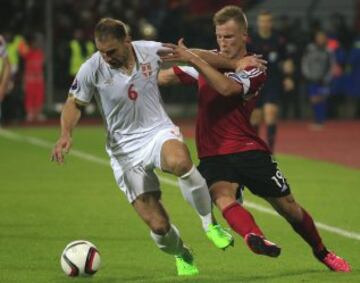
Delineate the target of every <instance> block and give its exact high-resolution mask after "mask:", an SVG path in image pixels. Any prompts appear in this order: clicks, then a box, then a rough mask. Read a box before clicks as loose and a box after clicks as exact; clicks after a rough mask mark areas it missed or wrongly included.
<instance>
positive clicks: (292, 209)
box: [279, 201, 303, 223]
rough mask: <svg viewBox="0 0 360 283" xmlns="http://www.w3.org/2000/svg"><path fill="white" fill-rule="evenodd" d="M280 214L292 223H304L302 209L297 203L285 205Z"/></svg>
mask: <svg viewBox="0 0 360 283" xmlns="http://www.w3.org/2000/svg"><path fill="white" fill-rule="evenodd" d="M279 213H280V214H281V215H282V216H283V217H285V218H286V220H287V221H289V222H291V223H294V222H295V223H296V222H301V221H302V217H303V215H302V210H301V207H300V206H299V205H298V204H297V203H296V202H295V201H293V202H290V203H286V204H285V205H283V206H282V207H281V211H279Z"/></svg>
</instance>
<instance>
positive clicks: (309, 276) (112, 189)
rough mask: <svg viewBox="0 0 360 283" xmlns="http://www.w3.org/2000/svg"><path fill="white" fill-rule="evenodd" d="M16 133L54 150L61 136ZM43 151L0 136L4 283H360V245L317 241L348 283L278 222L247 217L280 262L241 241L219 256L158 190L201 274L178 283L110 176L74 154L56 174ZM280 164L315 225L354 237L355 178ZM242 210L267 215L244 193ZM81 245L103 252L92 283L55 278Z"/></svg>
mask: <svg viewBox="0 0 360 283" xmlns="http://www.w3.org/2000/svg"><path fill="white" fill-rule="evenodd" d="M12 132H15V133H17V134H19V135H21V136H22V137H23V136H25V137H28V136H31V137H37V138H39V139H42V140H45V141H48V142H50V143H54V142H55V140H56V138H57V134H58V129H53V128H45V129H13V130H12ZM104 140H105V139H104V130H103V129H102V128H100V127H83V128H79V129H77V131H76V133H75V137H74V141H75V143H74V149H77V150H81V151H84V152H87V153H89V154H92V155H95V156H97V157H99V158H103V159H104V160H107V156H106V154H105V151H104ZM44 146H45V147H41V146H38V145H35V144H31V143H29V142H27V141H24V140H21V139H20V140H11V139H8V138H4V137H3V136H1V135H0V157H1V162H0V198H1V199H0V200H1V201H0V247H1V253H0V282H4V283H11V282H24V283H25V282H26V283H28V282H34V283H42V282H44V283H45V282H46V283H49V282H51V283H53V282H54V283H60V282H93V283H95V282H104V283H112V282H204V283H205V282H206V283H208V282H276V283H278V282H360V268H359V265H360V259H359V251H360V241H359V240H354V239H349V238H345V237H343V236H340V235H337V234H333V233H330V232H327V231H321V234H322V236H323V239H324V241H325V243H326V244H327V245H328V246H329V248H330V249H334V250H335V251H337V253H338V254H339V255H341V256H344V257H345V258H346V259H348V260H349V262H350V263H351V265H352V267H353V272H352V273H350V274H335V273H332V272H329V271H328V270H327V269H326V268H325V267H324V266H323V265H321V264H319V263H318V262H317V261H315V260H314V258H313V257H312V255H311V252H310V249H309V248H308V247H307V246H306V245H305V244H304V243H303V242H302V241H301V240H300V238H299V237H298V236H297V235H296V234H295V233H293V232H292V230H291V228H290V227H289V226H288V225H287V224H286V223H285V221H284V220H282V219H281V218H279V217H275V216H273V215H269V214H265V213H263V212H259V211H257V210H252V209H251V211H252V212H253V214H254V216H255V217H256V219H257V221H258V223H259V224H260V226H261V227H262V228H263V230H264V232H265V233H266V235H267V236H268V238H269V239H271V240H273V241H274V242H277V243H278V244H280V245H281V247H282V248H283V253H282V255H281V256H280V257H279V258H278V259H270V258H266V257H261V256H255V255H253V254H252V253H250V252H249V251H248V249H247V248H246V247H245V245H244V244H243V242H242V240H241V239H240V238H239V237H237V236H236V244H235V247H234V248H232V249H230V250H228V251H226V252H222V251H220V250H217V249H216V248H214V247H213V246H212V245H211V244H210V243H209V241H208V240H207V239H206V236H205V234H204V233H203V232H202V229H201V225H200V221H199V220H198V218H197V216H196V215H195V213H194V212H193V211H192V209H191V208H190V207H189V205H187V204H186V203H185V201H184V200H183V199H182V197H181V194H180V192H179V190H178V189H177V188H176V187H172V186H169V185H163V198H164V203H165V206H166V207H167V209H168V211H169V213H170V216H171V219H172V222H173V223H175V224H176V225H177V227H178V228H179V229H180V231H181V234H182V237H183V239H184V240H185V242H186V243H188V244H189V245H190V246H191V247H192V248H193V249H194V251H195V254H196V262H197V264H198V267H199V269H200V275H199V276H197V277H191V278H179V277H177V276H176V275H175V274H176V272H175V263H174V259H173V258H171V257H170V256H168V255H166V254H163V253H161V252H160V251H159V250H158V249H157V248H156V247H155V245H154V243H153V242H152V240H151V239H150V237H149V231H148V229H147V228H146V227H145V225H144V224H143V223H142V222H141V221H140V219H139V218H138V217H137V216H136V214H135V213H134V211H133V210H132V207H131V206H130V205H129V204H128V202H127V201H126V199H125V197H124V196H123V195H122V193H121V192H120V191H119V189H118V188H117V186H116V184H115V181H114V178H113V175H112V170H111V168H110V167H109V166H106V165H101V164H98V163H95V162H90V161H86V160H83V159H81V158H79V157H76V156H74V155H71V154H70V155H69V156H67V162H66V164H65V165H64V166H57V165H55V164H53V163H51V162H50V161H49V157H50V149H49V148H46V144H45V145H44ZM189 146H190V147H191V148H192V149H193V148H194V145H193V141H189ZM192 153H193V154H194V156H195V152H194V150H192ZM277 159H278V161H279V164H280V167H281V169H282V171H283V172H284V173H285V174H286V176H287V178H288V180H289V182H290V184H291V187H292V191H293V193H294V195H295V196H296V198H297V200H298V201H299V202H300V203H302V204H303V206H305V207H306V208H307V210H308V211H310V212H311V214H312V215H313V216H314V218H315V219H316V220H317V221H319V222H322V223H326V224H328V225H331V226H336V227H339V228H342V229H345V230H349V231H353V232H357V233H359V232H360V220H359V218H358V217H359V214H360V209H359V205H358V199H359V198H360V191H359V187H360V177H359V176H360V171H359V170H354V169H349V168H346V167H343V166H340V165H334V164H328V163H325V162H319V161H312V160H307V159H303V158H298V157H294V156H288V155H286V156H285V155H279V156H278V157H277ZM166 178H171V177H170V176H169V175H166ZM246 200H248V201H251V202H255V203H257V204H261V205H264V206H267V205H266V204H265V203H264V202H263V201H262V200H261V199H259V198H257V197H254V196H252V195H251V194H249V193H246ZM216 215H217V217H218V219H220V220H221V222H222V223H223V224H224V225H225V223H224V222H223V220H222V218H221V216H220V214H219V213H218V212H217V213H216ZM77 239H86V240H90V241H92V242H94V243H95V244H96V245H97V247H98V248H99V250H100V252H101V257H102V267H101V269H100V271H99V272H98V273H97V274H96V275H95V276H94V277H93V278H86V279H84V278H82V279H81V278H80V279H70V278H67V277H66V276H65V275H64V274H63V273H62V271H61V268H60V263H59V262H60V254H61V252H62V249H63V248H64V247H65V245H66V244H67V243H68V242H70V241H73V240H77Z"/></svg>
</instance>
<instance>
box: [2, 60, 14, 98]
mask: <svg viewBox="0 0 360 283" xmlns="http://www.w3.org/2000/svg"><path fill="white" fill-rule="evenodd" d="M3 61H4V64H3V69H2V71H1V72H0V102H1V101H2V100H3V99H4V97H5V94H6V91H7V89H8V85H9V82H10V77H11V65H10V61H9V58H8V57H5V58H3Z"/></svg>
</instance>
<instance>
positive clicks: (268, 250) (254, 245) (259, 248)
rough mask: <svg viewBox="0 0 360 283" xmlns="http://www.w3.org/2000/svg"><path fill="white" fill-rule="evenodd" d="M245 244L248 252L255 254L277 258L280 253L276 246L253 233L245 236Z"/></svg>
mask: <svg viewBox="0 0 360 283" xmlns="http://www.w3.org/2000/svg"><path fill="white" fill-rule="evenodd" d="M245 242H246V244H247V245H248V247H249V248H250V250H252V251H253V252H254V253H256V254H260V255H266V256H270V257H278V256H279V255H280V252H281V248H280V247H278V246H277V245H276V244H274V243H272V242H270V241H268V240H266V239H265V238H264V237H263V236H260V235H256V234H254V233H249V234H246V236H245Z"/></svg>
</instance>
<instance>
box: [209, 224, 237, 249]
mask: <svg viewBox="0 0 360 283" xmlns="http://www.w3.org/2000/svg"><path fill="white" fill-rule="evenodd" d="M206 236H207V237H208V238H209V240H210V241H212V242H213V243H214V245H215V246H216V247H217V248H219V249H223V250H225V249H226V248H228V247H229V246H234V238H233V236H232V235H231V234H230V233H229V232H227V231H226V230H225V229H224V228H223V227H221V226H220V225H219V224H211V225H210V226H209V230H208V231H207V232H206Z"/></svg>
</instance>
